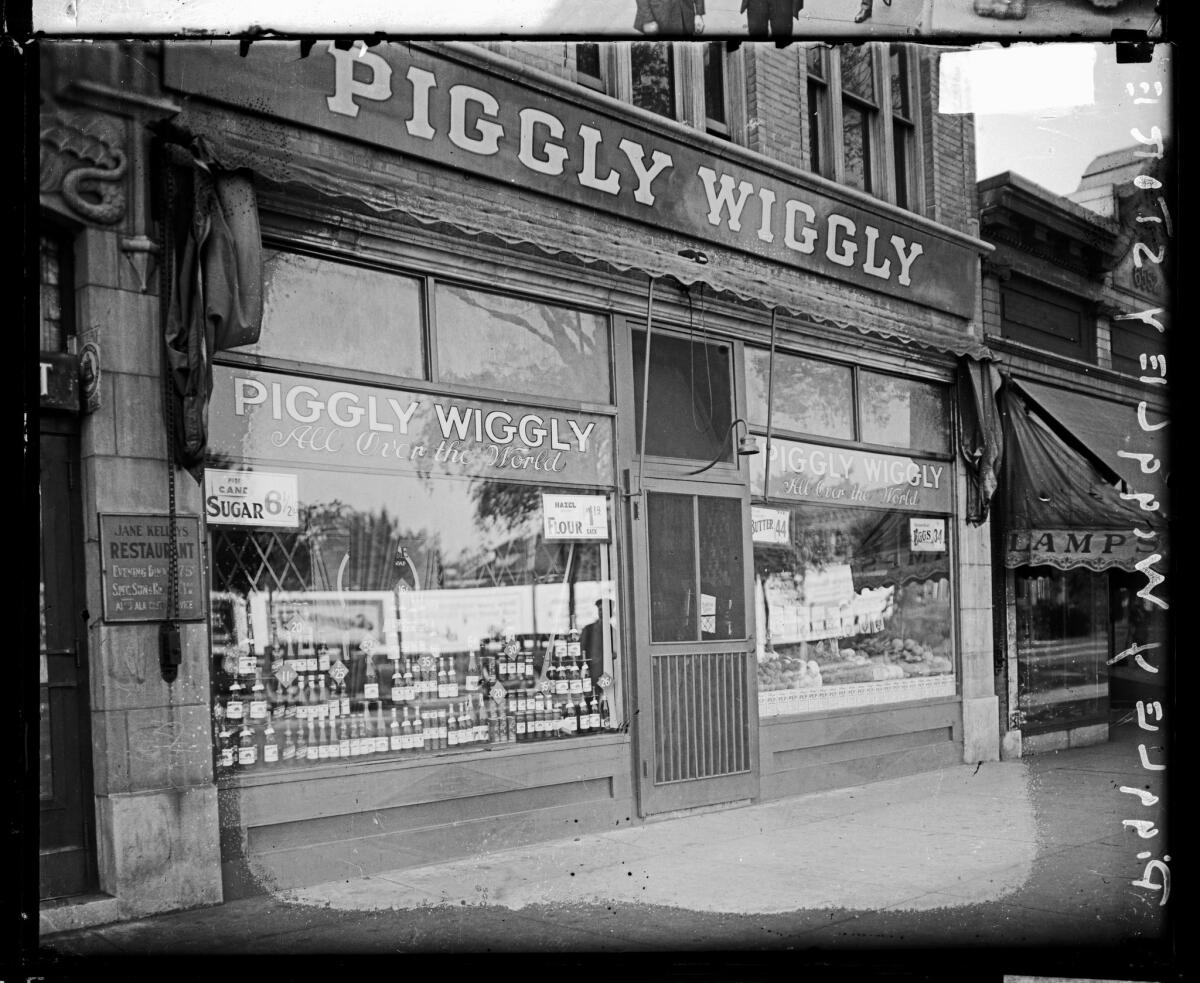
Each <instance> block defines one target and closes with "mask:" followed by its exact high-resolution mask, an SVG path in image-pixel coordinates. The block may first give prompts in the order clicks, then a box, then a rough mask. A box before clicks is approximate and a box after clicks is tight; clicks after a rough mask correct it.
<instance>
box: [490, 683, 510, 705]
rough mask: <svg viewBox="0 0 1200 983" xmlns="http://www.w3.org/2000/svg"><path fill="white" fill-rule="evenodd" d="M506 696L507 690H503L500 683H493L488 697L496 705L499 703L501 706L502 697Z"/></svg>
mask: <svg viewBox="0 0 1200 983" xmlns="http://www.w3.org/2000/svg"><path fill="white" fill-rule="evenodd" d="M507 694H508V690H506V689H505V688H504V687H503V686H502V685H500V683H493V684H492V688H491V690H490V694H489V695H490V696H491V698H492V699H493V700H495V701H496V702H497V703H499V704H501V705H503V703H504V697H505V696H506V695H507Z"/></svg>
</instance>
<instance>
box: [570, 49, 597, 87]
mask: <svg viewBox="0 0 1200 983" xmlns="http://www.w3.org/2000/svg"><path fill="white" fill-rule="evenodd" d="M575 71H576V72H577V73H578V74H579V75H583V76H586V77H587V78H588V79H589V80H595V81H599V80H600V78H601V75H600V45H598V44H596V43H595V42H594V41H591V42H585V41H580V42H577V43H576V44H575Z"/></svg>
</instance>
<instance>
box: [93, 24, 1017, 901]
mask: <svg viewBox="0 0 1200 983" xmlns="http://www.w3.org/2000/svg"><path fill="white" fill-rule="evenodd" d="M518 68H519V66H518V65H517V64H516V63H515V62H512V61H509V60H507V59H504V58H501V57H497V56H495V55H493V54H490V53H488V52H486V51H483V50H480V49H477V48H475V47H472V46H450V47H444V46H433V45H411V46H408V45H388V46H385V47H383V48H374V49H367V50H364V51H356V52H354V53H351V52H349V51H344V50H342V49H339V48H337V47H335V46H332V45H327V44H324V43H318V44H317V45H315V46H313V47H312V48H311V49H310V50H308V51H307V53H306V57H301V55H300V46H299V45H292V44H285V45H276V44H257V43H256V44H254V45H252V46H250V48H249V51H248V52H247V53H245V54H244V55H242V56H239V53H238V46H237V45H236V44H231V45H220V44H218V45H209V44H204V45H194V46H193V45H182V44H181V45H167V46H165V48H164V49H163V62H162V73H163V75H162V82H163V87H164V92H163V93H161V94H156V95H155V98H159V99H163V100H165V99H167V98H170V99H172V100H177V102H176V103H175V108H176V110H177V111H173V112H171V113H170V114H169V122H170V127H169V128H163V127H162V126H159V127H158V128H157V130H156V133H157V137H158V139H160V140H161V141H162V142H163V143H164V144H168V145H169V146H170V148H171V154H167V155H166V156H160V157H156V158H153V159H155V160H159V161H163V160H174V161H176V162H179V161H180V160H183V159H185V157H186V159H187V160H189V161H192V162H193V163H191V164H189V165H188V166H186V167H182V168H175V169H173V173H177V174H178V175H179V178H178V180H177V181H176V182H175V184H174V187H175V191H176V194H175V195H174V197H171V196H170V195H169V194H166V193H164V196H163V197H161V198H160V199H159V206H158V207H160V208H161V209H162V211H160V212H159V214H160V215H165V216H167V220H168V221H169V222H170V223H172V228H174V229H175V230H176V233H177V235H176V237H175V238H176V243H177V248H176V249H175V250H174V253H172V252H168V253H167V255H166V256H164V257H163V262H164V263H165V264H166V265H167V266H168V268H171V269H174V268H176V264H183V265H184V266H185V268H186V263H187V262H188V260H187V258H186V256H187V255H188V254H187V253H186V241H185V240H186V239H187V236H186V235H184V234H183V233H184V232H186V230H187V229H188V228H193V229H203V232H204V233H205V234H206V235H207V236H208V238H203V237H202V238H201V240H200V241H202V242H203V243H205V245H204V246H203V247H202V248H200V249H199V250H198V252H197V253H196V255H197V256H199V257H200V260H199V268H200V269H201V270H202V275H203V278H206V279H205V280H204V283H205V284H206V286H205V287H204V289H203V290H202V291H201V293H200V294H199V296H201V297H202V298H203V300H204V304H205V305H207V306H205V307H204V308H203V310H204V311H205V312H206V314H208V315H211V314H212V311H213V310H214V309H215V307H214V304H215V302H214V300H213V298H214V296H215V294H216V292H217V289H216V288H215V287H214V286H213V284H215V283H216V277H215V276H214V272H213V271H214V270H217V269H219V270H221V271H225V272H228V271H230V270H234V269H237V270H239V271H242V270H246V269H250V268H255V269H257V268H261V277H260V278H259V279H256V280H255V281H254V282H253V283H250V282H247V281H244V280H237V279H236V277H233V276H230V277H228V278H227V279H226V280H224V281H222V285H221V290H223V291H224V296H225V299H226V300H228V299H229V298H230V297H234V298H237V299H238V301H237V303H235V304H232V305H228V304H227V305H226V306H222V307H220V310H221V311H223V312H228V311H230V310H236V311H237V312H238V313H237V315H236V316H237V317H241V316H242V315H243V314H245V313H246V311H247V310H249V309H250V308H251V307H256V306H257V305H258V304H259V303H261V309H262V317H261V329H260V331H259V333H258V336H257V338H256V339H255V340H254V341H253V343H251V344H240V345H236V346H235V347H232V348H230V349H228V350H225V351H217V352H216V353H215V354H213V356H212V359H211V372H212V390H211V394H210V395H208V394H204V396H203V397H201V396H195V397H194V398H191V399H190V400H185V401H184V403H183V404H182V407H181V409H182V410H183V411H184V412H185V413H191V412H192V411H193V410H195V409H196V407H199V406H201V405H203V410H204V417H203V418H204V419H205V420H206V422H207V432H206V433H205V434H204V441H203V444H202V454H201V456H200V457H198V458H197V459H196V460H193V461H190V462H183V463H189V466H190V468H191V470H192V471H193V473H194V474H195V475H196V476H197V477H198V478H200V479H201V482H202V484H201V485H198V486H197V485H194V484H193V483H192V481H191V479H190V478H188V477H187V476H186V473H185V472H183V471H180V472H179V479H178V488H177V492H178V501H177V503H176V506H177V508H178V510H179V512H180V514H181V515H183V516H189V517H194V518H196V519H197V520H199V523H200V524H199V527H198V528H199V529H200V537H201V541H202V543H203V544H204V548H203V549H202V550H201V553H202V556H203V560H204V566H205V577H206V586H205V591H204V595H205V604H204V607H205V612H204V613H205V615H206V618H205V621H203V622H198V623H196V624H194V625H191V624H189V625H186V626H185V631H184V635H183V640H182V645H183V652H182V657H181V663H180V664H179V666H178V679H179V681H178V682H176V683H174V684H172V687H173V688H172V687H166V688H165V693H166V696H165V700H166V703H167V704H169V703H170V701H171V700H172V699H173V698H174V697H173V695H172V694H174V693H178V692H180V690H181V686H182V687H183V688H185V689H186V691H187V692H188V693H189V694H192V697H191V698H194V703H193V704H192V706H191V707H190V708H189V714H190V715H191V716H190V719H191V720H192V721H193V723H194V725H195V727H194V729H193V731H192V732H191V737H190V740H191V741H192V742H193V744H192V747H191V748H190V749H189V754H191V752H192V750H195V749H202V750H203V752H204V754H206V755H207V756H208V759H209V760H208V762H207V763H206V764H202V763H201V762H200V760H199V755H198V752H197V753H196V755H195V756H194V760H193V761H192V764H193V765H194V766H195V767H196V768H197V769H200V770H201V776H200V777H199V779H198V781H197V783H196V784H197V785H198V786H199V787H201V791H200V793H199V794H205V792H204V790H207V789H214V790H215V803H214V804H213V805H206V806H205V810H206V814H205V816H204V818H203V819H200V820H197V821H196V823H195V825H194V827H193V830H194V834H193V835H194V838H195V839H196V840H198V841H201V845H200V847H199V849H198V854H199V857H201V858H208V859H211V860H212V861H213V863H214V864H216V863H217V862H218V858H219V864H220V869H221V871H222V877H221V884H220V887H219V893H220V895H221V896H223V897H225V898H232V897H238V896H244V895H247V894H252V893H256V892H260V891H263V890H266V889H270V888H272V887H288V886H295V885H299V884H308V883H316V882H319V881H323V880H329V879H334V878H337V877H341V876H343V875H344V873H345V872H346V871H348V870H353V871H355V872H357V873H364V872H370V871H378V870H386V869H396V868H401V867H405V866H413V865H418V864H423V863H429V862H431V861H434V860H436V859H439V858H443V857H451V856H461V855H464V854H467V853H472V852H479V851H486V850H489V849H496V848H500V847H503V846H509V845H513V844H517V843H522V842H529V841H536V840H538V839H550V838H554V837H559V836H565V835H569V834H570V833H571V832H573V831H576V830H581V829H585V828H586V829H602V828H615V827H618V826H621V825H625V824H629V823H636V822H638V821H640V820H641V819H642V818H645V817H648V816H655V815H663V814H669V813H672V812H674V811H677V810H681V809H688V808H697V807H710V806H719V805H728V804H736V803H740V802H750V801H755V800H760V799H767V798H774V797H778V796H783V795H788V794H794V793H797V792H803V791H811V790H815V789H819V788H828V787H835V786H838V785H846V784H851V783H854V782H859V781H863V780H869V779H873V778H883V777H889V776H892V775H898V774H903V773H906V772H911V771H914V770H920V769H922V768H933V767H938V766H941V765H949V764H955V763H960V762H962V761H963V760H970V761H977V760H981V759H987V758H995V757H996V756H997V755H998V746H997V725H996V724H997V718H996V706H997V703H996V698H995V696H994V694H993V692H992V677H991V671H990V669H991V660H992V646H991V636H990V629H991V618H990V611H989V592H990V559H989V555H988V536H989V532H988V527H987V525H986V524H983V525H979V524H971V523H968V522H967V521H966V509H965V498H966V493H967V492H966V488H967V474H966V470H965V468H964V467H963V466H962V465H961V462H960V459H959V457H958V454H957V448H958V443H959V441H958V438H957V435H956V433H957V431H956V422H957V420H956V412H957V411H956V402H955V398H954V396H955V380H956V372H958V370H959V367H960V364H961V363H962V362H963V361H964V360H967V359H970V358H972V357H979V356H981V355H984V354H986V350H985V349H984V348H983V347H982V345H981V344H980V343H979V340H978V338H976V337H975V336H973V335H972V318H973V314H974V310H975V307H976V285H977V270H978V262H979V256H980V255H981V253H983V252H986V247H985V246H984V245H983V244H982V243H980V242H978V241H977V240H975V239H972V238H971V237H969V236H967V235H965V234H963V233H960V232H955V231H954V230H952V229H949V228H947V227H945V226H943V225H939V224H936V223H934V222H932V221H930V220H928V219H925V218H923V217H921V216H919V215H916V214H914V213H912V212H906V211H902V210H901V209H899V208H897V207H894V206H890V205H885V204H882V203H880V202H878V201H875V200H873V199H871V198H869V197H868V196H866V195H864V194H858V193H855V192H853V191H847V190H846V189H844V188H841V187H839V186H837V185H834V184H832V183H830V182H828V181H823V180H822V179H820V178H814V177H812V176H811V175H809V174H806V173H802V172H799V171H795V170H792V169H790V168H786V167H783V166H781V165H777V164H774V163H772V162H771V161H769V160H767V159H766V158H763V157H759V156H756V155H754V154H751V153H749V152H747V151H744V150H742V149H740V148H737V147H734V146H731V145H728V144H720V143H718V142H717V141H715V140H713V139H711V138H709V137H707V136H705V135H704V134H697V133H694V132H691V131H687V130H685V129H684V128H683V127H681V126H678V125H675V124H673V123H671V124H668V123H664V122H663V121H661V120H656V119H655V118H653V117H651V116H650V115H649V114H647V113H640V112H637V111H634V110H630V109H629V107H623V106H621V105H620V104H618V103H616V102H614V101H613V100H610V99H605V98H603V97H597V96H595V95H593V94H591V93H589V92H588V91H587V90H586V89H584V88H582V87H580V86H572V85H570V84H568V83H564V82H561V81H558V80H555V79H551V78H549V77H546V76H542V75H540V74H538V73H536V72H532V71H529V70H527V69H524V70H518ZM147 98H148V99H149V98H150V97H149V96H148V97H147ZM147 152H149V151H147ZM154 152H155V153H162V151H161V149H155V151H154ZM181 155H184V156H181ZM146 159H147V160H149V159H151V158H149V157H147V158H146ZM197 161H198V162H199V164H196V163H194V162H197ZM234 172H236V173H237V174H238V175H240V176H241V177H242V178H245V176H247V175H250V176H252V186H253V198H251V199H246V198H244V197H243V198H237V199H236V201H235V199H234V198H232V197H231V194H232V192H229V191H228V189H226V188H225V187H224V186H223V185H221V184H220V181H219V180H218V179H217V176H218V175H222V174H229V173H234ZM184 173H189V174H190V175H191V178H190V180H192V181H193V182H194V184H195V186H196V187H207V186H208V185H207V184H206V183H205V182H206V181H208V180H209V179H210V178H211V179H212V180H213V181H214V185H213V187H215V188H216V189H217V191H216V192H215V194H214V196H213V197H212V198H210V199H207V200H206V202H205V208H204V209H197V208H196V206H195V204H194V202H196V201H200V200H201V197H200V196H193V195H192V193H191V191H187V192H186V193H183V194H180V193H178V190H179V188H181V187H185V186H186V185H187V182H186V181H185V180H184V179H183V176H182V175H183V174H184ZM247 200H249V201H250V205H252V207H253V211H254V216H255V219H256V221H257V222H258V223H259V227H260V229H261V252H257V251H256V252H255V253H254V255H253V256H252V257H248V256H247V254H246V253H245V252H244V247H245V242H244V241H243V237H242V236H241V233H240V232H239V230H238V226H239V221H240V220H239V217H238V216H239V215H240V216H241V219H244V218H245V213H244V212H238V211H237V209H239V208H243V207H250V206H247V205H246V202H247ZM213 202H216V204H215V205H214V204H213ZM255 238H256V240H257V237H255ZM206 250H208V251H207V252H206ZM222 250H223V251H222ZM214 257H219V258H220V262H217V260H216V259H214ZM206 263H208V264H210V265H208V266H205V265H204V264H206ZM231 284H232V286H231ZM259 288H261V294H260V293H259ZM206 291H207V292H206ZM239 305H240V306H239ZM248 320H253V318H248ZM137 330H138V331H140V332H142V333H143V334H144V335H145V338H146V339H147V342H148V343H150V341H151V340H153V339H155V338H157V337H158V335H156V334H155V332H156V331H158V330H160V322H159V320H158V318H157V317H156V316H154V312H147V316H145V317H144V318H143V319H141V320H140V321H139V322H138V327H137ZM188 370H189V371H193V372H197V373H198V375H197V376H196V378H200V379H202V378H203V366H189V367H188ZM197 392H200V390H197ZM192 420H193V417H192V416H190V415H187V416H185V418H184V421H185V424H186V425H190V421H192ZM112 456H113V457H115V458H120V456H121V455H120V453H119V449H118V450H117V452H115V453H114V454H113V455H112ZM154 481H155V482H156V483H157V484H161V485H162V487H163V488H164V489H165V488H166V487H167V482H166V479H165V477H162V478H161V479H159V478H158V477H155V479H154ZM133 497H134V498H136V497H137V496H136V494H135V495H134V496H133ZM138 504H139V502H136V501H134V502H130V503H128V504H127V505H126V506H124V507H122V508H117V507H116V505H115V503H113V502H111V501H107V502H106V501H100V502H98V503H97V504H96V506H95V507H96V509H97V510H98V511H99V512H102V513H104V514H105V515H107V514H110V513H118V512H131V511H136V509H135V506H137V505H138ZM184 535H186V534H184ZM100 539H101V540H104V529H103V523H102V528H101V536H100ZM182 558H184V557H183V556H182V554H181V559H182ZM183 593H184V594H186V591H184V592H183ZM120 630H121V629H120V626H114V625H106V626H105V627H104V628H102V632H103V633H104V635H105V638H106V639H107V641H106V643H105V644H106V645H107V649H106V651H108V650H111V649H112V648H113V646H116V645H119V644H120V643H121V639H122V636H121V635H120V634H119V632H120ZM197 651H199V652H200V655H199V656H198V655H197ZM154 656H155V660H157V656H158V653H157V652H155V654H154ZM155 669H157V666H155ZM154 685H156V686H157V685H158V684H157V681H154ZM206 725H208V726H206ZM105 753H106V752H105ZM204 767H207V768H208V769H209V770H208V771H207V772H204V770H203V769H204ZM208 776H211V777H208ZM163 778H164V779H165V781H167V782H168V783H170V782H171V781H172V780H173V779H172V776H171V775H170V774H169V773H168V774H165V775H164V776H163ZM98 794H100V795H105V794H106V793H105V792H104V791H103V790H102V791H100V792H98ZM156 794H157V793H156ZM214 805H215V808H214V807H213V806H214ZM208 824H211V825H208ZM218 830H219V846H218V845H217V841H216V834H217V832H218ZM214 848H215V849H214ZM117 862H118V864H119V863H120V861H117Z"/></svg>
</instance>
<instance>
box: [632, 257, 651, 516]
mask: <svg viewBox="0 0 1200 983" xmlns="http://www.w3.org/2000/svg"><path fill="white" fill-rule="evenodd" d="M653 330H654V277H653V275H651V277H650V286H649V288H648V289H647V291H646V354H645V359H644V361H643V363H642V433H641V442H640V443H639V444H638V480H637V491H636V492H634V493H633V494H635V495H637V496H638V498H642V497H644V495H645V489H644V488H643V487H642V475H643V473H644V472H645V470H646V421H647V420H648V419H649V417H650V404H649V398H650V333H651V332H652V331H653ZM633 517H634V518H635V519H636V518H638V507H637V505H636V504H635V505H634V512H633Z"/></svg>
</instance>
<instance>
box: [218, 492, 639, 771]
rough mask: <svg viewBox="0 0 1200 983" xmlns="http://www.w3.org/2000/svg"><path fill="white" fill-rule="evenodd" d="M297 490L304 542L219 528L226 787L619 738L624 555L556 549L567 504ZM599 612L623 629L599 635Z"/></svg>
mask: <svg viewBox="0 0 1200 983" xmlns="http://www.w3.org/2000/svg"><path fill="white" fill-rule="evenodd" d="M297 481H298V486H299V510H298V521H297V526H296V528H294V529H270V528H254V527H245V526H211V527H210V528H211V529H212V569H213V594H212V597H211V612H212V614H211V617H212V644H213V650H212V656H213V679H214V699H215V707H214V711H215V712H214V716H215V718H216V722H217V750H218V772H219V773H220V774H222V775H229V774H231V773H233V772H235V771H243V772H249V773H257V772H268V771H274V770H283V769H293V768H303V767H308V766H309V762H312V761H320V763H321V764H326V760H325V759H326V758H328V757H336V758H338V759H339V760H340V759H342V758H344V757H353V758H359V757H362V756H364V755H376V756H381V755H392V756H398V755H420V754H425V753H429V752H432V751H436V750H441V749H443V748H449V749H451V750H453V749H455V748H459V749H462V750H466V751H470V750H472V749H475V748H479V747H483V746H487V745H496V744H505V743H510V742H513V741H518V740H521V741H523V740H526V739H527V737H529V735H531V734H534V733H535V729H534V728H532V727H531V726H530V725H531V724H536V725H537V727H536V739H547V738H552V737H564V736H574V735H578V734H580V733H581V731H582V732H583V733H593V732H600V731H601V730H603V729H606V728H612V727H615V726H618V725H619V723H620V719H619V718H620V712H619V704H620V685H621V681H620V670H621V667H622V665H623V663H622V661H621V658H620V656H621V652H620V646H621V632H620V631H619V630H618V629H617V624H618V622H617V620H616V619H617V614H618V612H617V611H616V604H615V600H614V599H615V597H616V594H615V590H614V587H615V585H614V583H613V581H612V580H611V574H610V573H609V570H610V560H611V558H610V556H609V546H608V544H605V543H595V542H587V543H582V542H580V543H559V542H546V541H545V539H544V538H543V536H542V515H541V493H542V492H543V491H554V490H555V489H544V488H542V487H541V486H537V485H514V484H508V483H502V482H496V481H482V480H474V479H473V480H462V479H455V478H438V477H430V476H428V475H424V476H422V475H405V476H395V475H391V476H385V475H378V474H369V473H357V474H353V475H347V474H346V473H345V472H342V471H335V470H324V469H321V470H318V469H316V468H310V469H300V470H299V471H298V472H297ZM577 490H578V489H574V491H577ZM594 493H600V494H603V493H604V490H603V489H599V490H594ZM611 507H612V503H611V500H610V502H609V508H610V510H611ZM599 601H605V602H606V603H607V607H608V611H609V612H610V620H608V621H607V622H606V623H602V624H600V625H598V626H596V627H590V626H593V625H594V624H595V623H596V622H597V620H598V618H597V616H598V614H600V613H601V612H602V611H603V608H604V605H603V604H599V603H597V602H599ZM572 626H574V628H576V629H580V628H582V629H583V632H584V633H586V638H580V639H578V647H577V646H576V641H577V639H576V637H575V636H574V635H573V633H572V632H571V628H572ZM605 673H607V674H608V675H610V676H612V677H613V678H614V680H616V682H615V683H614V687H613V688H610V689H609V690H608V691H606V692H602V691H601V690H600V689H599V688H598V680H599V678H600V677H601V675H603V674H605ZM543 680H549V681H550V682H551V683H552V684H553V685H552V689H553V690H554V692H553V693H551V694H547V695H542V693H541V692H540V690H539V689H538V685H537V684H538V683H540V682H542V681H543ZM496 681H499V682H500V683H501V684H502V685H503V687H504V690H506V691H507V692H506V693H505V695H504V696H502V697H499V696H497V695H496V694H494V693H493V692H492V684H493V683H494V682H496ZM560 681H561V682H563V683H564V684H565V687H563V688H562V690H563V691H559V690H560V687H559V686H558V683H559V682H560ZM601 697H605V699H604V700H601ZM602 707H603V708H605V711H604V712H606V713H607V718H606V721H605V722H603V723H602V722H600V721H599V720H598V717H599V715H600V714H601V713H602ZM393 739H394V742H393ZM530 739H534V738H530ZM366 742H369V743H366ZM314 747H316V749H317V750H316V752H315V753H314V752H313V750H312V749H313V748H314ZM356 749H357V750H356Z"/></svg>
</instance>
